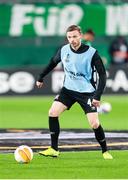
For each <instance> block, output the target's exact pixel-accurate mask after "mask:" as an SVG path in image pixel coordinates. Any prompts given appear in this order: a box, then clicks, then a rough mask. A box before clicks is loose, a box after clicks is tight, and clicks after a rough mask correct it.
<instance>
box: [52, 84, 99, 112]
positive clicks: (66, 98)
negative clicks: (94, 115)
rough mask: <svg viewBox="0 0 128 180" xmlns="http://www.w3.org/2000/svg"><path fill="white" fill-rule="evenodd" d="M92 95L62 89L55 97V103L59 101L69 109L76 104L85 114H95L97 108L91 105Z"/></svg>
mask: <svg viewBox="0 0 128 180" xmlns="http://www.w3.org/2000/svg"><path fill="white" fill-rule="evenodd" d="M93 95H94V93H79V92H76V91H72V90H68V89H66V88H65V87H63V88H62V89H61V91H60V94H59V95H57V96H56V97H55V99H54V100H55V101H59V102H61V103H63V104H64V105H65V106H67V109H70V108H71V106H72V105H73V104H74V103H75V102H77V103H79V104H80V106H81V107H82V109H83V110H84V112H85V114H86V113H91V112H97V108H96V107H95V106H93V105H92V103H91V102H92V99H93Z"/></svg>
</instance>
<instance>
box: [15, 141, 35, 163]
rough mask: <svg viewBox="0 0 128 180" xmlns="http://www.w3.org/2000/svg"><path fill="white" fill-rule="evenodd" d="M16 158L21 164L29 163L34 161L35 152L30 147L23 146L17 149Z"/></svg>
mask: <svg viewBox="0 0 128 180" xmlns="http://www.w3.org/2000/svg"><path fill="white" fill-rule="evenodd" d="M14 157H15V160H16V161H17V162H19V163H29V162H30V161H31V160H32V159H33V151H32V149H31V148H30V147H29V146H26V145H22V146H19V147H17V149H16V150H15V152H14Z"/></svg>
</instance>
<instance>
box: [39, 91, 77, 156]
mask: <svg viewBox="0 0 128 180" xmlns="http://www.w3.org/2000/svg"><path fill="white" fill-rule="evenodd" d="M74 102H75V101H74V100H73V99H72V98H70V96H69V95H68V93H67V90H65V88H62V90H61V92H60V94H59V95H57V96H56V98H55V101H54V102H53V104H52V106H51V108H50V110H49V130H50V135H51V148H49V149H48V150H45V151H41V152H40V154H42V155H44V156H52V157H55V156H56V157H57V156H58V155H59V151H58V137H59V133H60V126H59V116H60V114H61V113H63V112H64V111H65V110H66V109H70V107H71V106H72V105H73V104H74Z"/></svg>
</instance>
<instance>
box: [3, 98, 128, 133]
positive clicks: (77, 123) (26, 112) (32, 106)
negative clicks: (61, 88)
mask: <svg viewBox="0 0 128 180" xmlns="http://www.w3.org/2000/svg"><path fill="white" fill-rule="evenodd" d="M53 99H54V98H53V97H1V98H0V117H1V118H0V128H48V120H47V119H48V117H47V114H48V110H49V108H50V106H51V103H52V102H53ZM102 101H107V102H110V103H111V105H112V111H111V113H109V114H102V115H100V121H101V124H102V125H103V126H104V129H106V130H120V129H121V130H127V129H128V121H127V117H128V110H127V107H128V96H103V97H102ZM60 120H61V121H60V125H61V128H82V129H88V128H90V127H89V125H88V122H87V120H86V116H85V115H84V113H83V111H82V109H81V108H80V106H79V105H78V104H75V105H74V106H73V107H72V108H71V109H70V111H66V112H64V113H63V114H62V115H61V117H60Z"/></svg>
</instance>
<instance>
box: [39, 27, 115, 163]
mask: <svg viewBox="0 0 128 180" xmlns="http://www.w3.org/2000/svg"><path fill="white" fill-rule="evenodd" d="M66 36H67V39H68V42H69V43H68V44H66V45H64V46H62V47H61V48H60V49H59V50H58V52H57V53H56V54H55V56H54V57H52V58H51V61H50V63H49V64H48V65H47V67H46V68H45V69H44V70H43V72H42V73H41V74H40V76H39V79H38V81H37V82H36V85H37V87H38V88H41V87H42V86H43V79H44V77H45V76H46V75H47V74H48V73H49V72H50V71H51V70H52V69H53V68H54V67H55V66H56V65H57V64H58V63H59V62H60V61H61V62H62V64H63V68H64V72H65V78H64V83H63V87H62V89H61V91H60V94H59V95H58V96H56V98H55V100H54V102H53V104H52V106H51V108H50V110H49V129H50V134H51V147H50V148H48V149H46V150H44V151H41V152H39V154H41V155H44V156H52V157H58V155H59V151H58V138H59V133H60V126H59V119H58V118H59V116H60V114H61V113H63V112H64V111H65V110H67V109H70V108H71V106H72V105H73V104H74V103H75V102H77V103H79V104H80V106H81V108H82V109H83V111H84V112H85V114H86V115H87V119H88V121H89V124H90V126H91V128H92V129H93V130H94V133H95V137H96V139H97V141H98V143H99V144H100V146H101V149H102V154H103V158H104V159H112V158H113V157H112V155H111V154H110V153H109V152H108V150H107V145H106V140H105V134H104V130H103V128H102V126H101V125H100V122H99V118H98V113H97V107H99V105H100V98H101V95H102V93H103V90H104V87H105V84H106V72H105V68H104V66H103V63H102V60H101V58H100V56H99V54H98V52H97V51H96V49H94V48H93V47H91V46H88V45H85V44H83V43H81V38H82V33H81V29H80V27H79V26H76V25H72V26H70V27H68V29H67V31H66ZM96 72H97V73H98V75H99V80H98V85H97V82H96V79H95V77H96Z"/></svg>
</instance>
